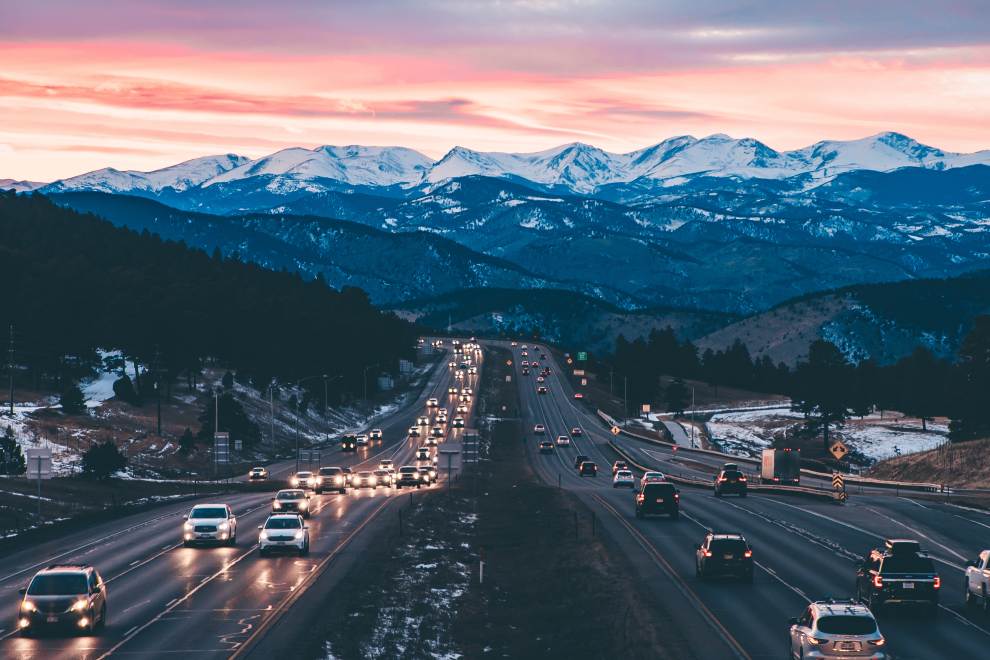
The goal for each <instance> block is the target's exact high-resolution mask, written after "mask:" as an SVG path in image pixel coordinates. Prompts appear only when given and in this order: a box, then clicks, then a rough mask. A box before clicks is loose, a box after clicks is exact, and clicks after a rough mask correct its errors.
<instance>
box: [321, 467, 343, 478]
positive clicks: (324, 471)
mask: <svg viewBox="0 0 990 660" xmlns="http://www.w3.org/2000/svg"><path fill="white" fill-rule="evenodd" d="M342 471H343V470H341V469H340V468H336V467H332V468H320V476H321V477H332V476H334V475H335V474H340V473H341V472H342Z"/></svg>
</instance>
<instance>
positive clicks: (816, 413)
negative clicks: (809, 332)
mask: <svg viewBox="0 0 990 660" xmlns="http://www.w3.org/2000/svg"><path fill="white" fill-rule="evenodd" d="M852 376H853V370H852V367H851V365H850V364H849V362H848V361H846V358H845V356H844V355H842V352H841V351H840V350H839V349H838V348H837V347H836V346H835V344H833V343H831V342H827V341H824V340H822V339H818V340H815V341H814V342H812V344H811V346H810V348H809V349H808V359H807V361H805V362H801V363H799V364H798V366H797V370H796V371H795V374H794V388H793V393H792V395H791V401H792V405H793V407H794V408H795V409H796V410H798V411H800V412H802V413H804V414H805V416H806V417H807V418H808V427H809V429H810V430H812V431H816V430H818V429H821V431H822V443H823V445H824V447H825V451H828V449H829V430H830V427H831V426H833V425H835V426H840V425H842V423H843V422H845V421H846V419H847V418H848V417H849V406H850V400H851V395H850V389H851V388H850V385H851V381H852Z"/></svg>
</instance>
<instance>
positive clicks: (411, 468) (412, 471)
mask: <svg viewBox="0 0 990 660" xmlns="http://www.w3.org/2000/svg"><path fill="white" fill-rule="evenodd" d="M397 476H398V478H397V479H396V480H395V487H396V488H398V489H400V490H401V489H402V487H403V486H415V487H416V488H420V487H421V486H422V485H423V481H422V479H420V478H419V468H418V467H416V466H415V465H403V466H402V467H400V468H399V472H398V475H397Z"/></svg>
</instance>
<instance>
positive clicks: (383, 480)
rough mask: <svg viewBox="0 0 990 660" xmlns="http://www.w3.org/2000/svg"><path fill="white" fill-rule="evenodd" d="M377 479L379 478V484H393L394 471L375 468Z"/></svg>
mask: <svg viewBox="0 0 990 660" xmlns="http://www.w3.org/2000/svg"><path fill="white" fill-rule="evenodd" d="M374 475H375V479H377V480H378V485H379V486H391V485H392V473H391V472H389V471H388V470H375V472H374Z"/></svg>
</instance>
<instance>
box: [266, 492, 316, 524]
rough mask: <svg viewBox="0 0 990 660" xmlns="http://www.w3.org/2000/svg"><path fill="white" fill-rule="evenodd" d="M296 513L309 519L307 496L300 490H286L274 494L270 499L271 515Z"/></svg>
mask: <svg viewBox="0 0 990 660" xmlns="http://www.w3.org/2000/svg"><path fill="white" fill-rule="evenodd" d="M276 513H296V514H299V515H300V516H302V517H303V518H309V516H310V511H309V495H307V494H306V491H304V490H302V489H301V488H286V489H284V490H280V491H278V492H277V493H275V497H274V498H273V499H272V514H276Z"/></svg>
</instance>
